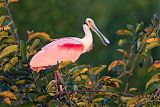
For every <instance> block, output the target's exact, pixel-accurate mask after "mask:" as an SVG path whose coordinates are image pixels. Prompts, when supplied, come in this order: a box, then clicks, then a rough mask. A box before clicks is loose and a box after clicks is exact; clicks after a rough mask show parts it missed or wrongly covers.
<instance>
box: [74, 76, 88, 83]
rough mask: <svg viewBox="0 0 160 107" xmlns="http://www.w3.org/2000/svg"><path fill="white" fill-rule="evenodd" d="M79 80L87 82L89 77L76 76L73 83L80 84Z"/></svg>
mask: <svg viewBox="0 0 160 107" xmlns="http://www.w3.org/2000/svg"><path fill="white" fill-rule="evenodd" d="M81 80H86V81H88V80H89V77H88V76H87V75H81V76H77V77H76V78H75V79H74V81H75V82H80V81H81Z"/></svg>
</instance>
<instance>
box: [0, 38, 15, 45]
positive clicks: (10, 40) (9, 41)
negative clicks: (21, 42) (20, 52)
mask: <svg viewBox="0 0 160 107" xmlns="http://www.w3.org/2000/svg"><path fill="white" fill-rule="evenodd" d="M1 41H2V43H9V44H11V43H17V40H16V39H15V38H14V37H13V36H5V37H3V39H1Z"/></svg>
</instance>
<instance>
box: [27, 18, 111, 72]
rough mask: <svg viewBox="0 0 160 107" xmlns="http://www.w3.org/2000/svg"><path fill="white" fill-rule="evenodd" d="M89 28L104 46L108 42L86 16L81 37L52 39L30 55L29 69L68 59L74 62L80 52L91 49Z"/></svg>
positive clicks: (40, 67)
mask: <svg viewBox="0 0 160 107" xmlns="http://www.w3.org/2000/svg"><path fill="white" fill-rule="evenodd" d="M90 29H91V30H92V31H93V32H95V33H96V34H97V35H98V36H99V38H100V39H101V40H102V43H103V44H104V45H105V46H107V45H108V44H109V43H110V42H109V40H108V39H107V38H106V37H105V36H104V35H103V34H102V33H101V32H100V31H99V30H98V28H97V27H96V25H95V23H94V21H93V20H92V19H91V18H87V19H86V20H85V23H84V24H83V30H84V33H85V36H84V37H83V38H81V39H80V38H76V37H66V38H59V39H54V40H53V42H51V43H49V44H48V45H46V46H44V47H43V48H42V49H41V51H39V52H38V53H37V54H35V55H34V56H33V57H32V59H31V61H30V66H31V69H32V70H34V71H36V72H39V71H40V70H42V69H45V68H47V67H49V66H52V65H56V64H57V62H61V61H68V60H70V61H72V62H75V61H76V60H77V59H78V58H79V57H80V55H81V54H83V53H85V52H88V51H90V50H91V49H92V44H93V37H92V33H91V30H90Z"/></svg>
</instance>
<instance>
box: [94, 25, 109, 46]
mask: <svg viewBox="0 0 160 107" xmlns="http://www.w3.org/2000/svg"><path fill="white" fill-rule="evenodd" d="M91 29H92V30H93V31H94V32H95V33H96V34H97V35H98V36H99V38H100V39H101V41H102V43H103V45H105V46H107V45H108V44H109V43H110V42H109V40H108V39H107V38H106V37H105V36H104V35H103V34H102V33H101V32H100V31H99V30H98V28H97V27H96V25H95V24H93V25H92V27H91Z"/></svg>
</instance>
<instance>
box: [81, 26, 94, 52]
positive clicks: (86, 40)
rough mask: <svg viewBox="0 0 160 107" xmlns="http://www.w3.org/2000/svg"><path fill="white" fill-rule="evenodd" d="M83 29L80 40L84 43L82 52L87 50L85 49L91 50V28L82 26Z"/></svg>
mask: <svg viewBox="0 0 160 107" xmlns="http://www.w3.org/2000/svg"><path fill="white" fill-rule="evenodd" d="M83 30H84V33H85V36H84V37H83V38H82V39H81V41H82V43H83V45H84V51H83V52H87V51H89V50H91V48H92V44H93V37H92V33H91V30H90V29H89V28H84V27H83Z"/></svg>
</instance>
